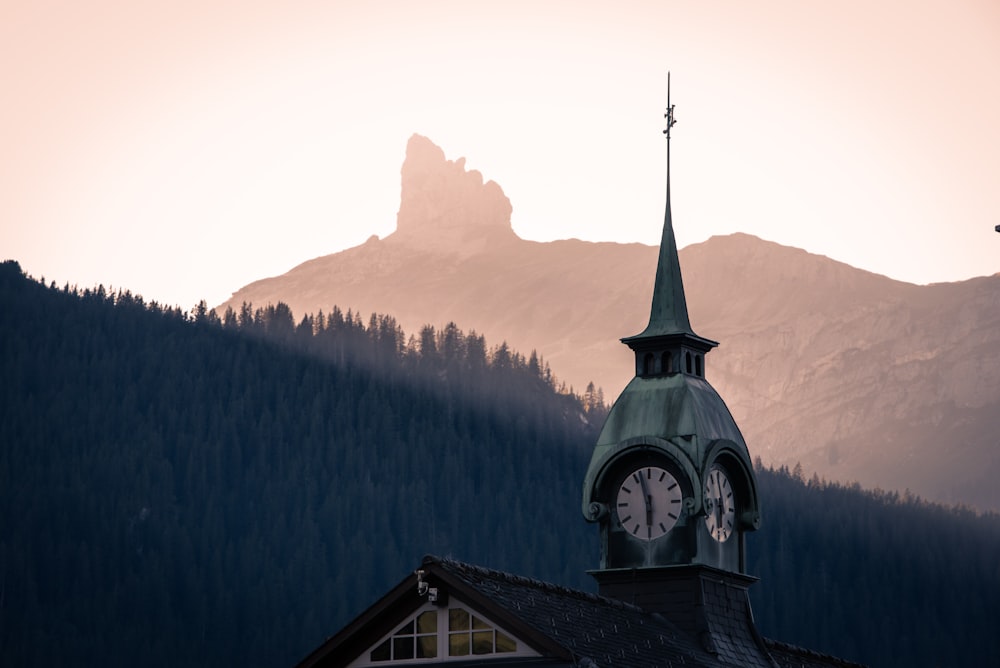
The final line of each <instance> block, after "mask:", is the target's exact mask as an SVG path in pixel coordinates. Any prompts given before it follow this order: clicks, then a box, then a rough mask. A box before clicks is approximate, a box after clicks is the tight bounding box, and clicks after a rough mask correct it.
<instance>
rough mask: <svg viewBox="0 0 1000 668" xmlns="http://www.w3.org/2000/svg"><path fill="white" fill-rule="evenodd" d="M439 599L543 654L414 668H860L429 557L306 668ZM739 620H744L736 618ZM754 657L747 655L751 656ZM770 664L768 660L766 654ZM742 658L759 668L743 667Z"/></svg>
mask: <svg viewBox="0 0 1000 668" xmlns="http://www.w3.org/2000/svg"><path fill="white" fill-rule="evenodd" d="M421 582H425V583H427V584H428V585H429V586H430V587H434V588H435V589H437V590H439V592H440V598H441V600H442V602H444V603H445V604H447V603H448V602H453V603H454V602H458V603H460V604H463V605H467V606H469V607H471V608H472V609H473V610H474V611H476V612H478V613H480V614H483V615H486V616H488V617H489V618H490V619H491V620H492V621H493V622H495V623H496V624H497V625H499V626H500V627H502V628H503V629H504V630H505V631H506V632H509V633H510V634H512V635H513V636H514V637H515V638H516V639H517V640H518V641H519V642H521V643H524V644H525V645H526V646H527V647H530V648H531V649H532V650H534V652H535V653H537V654H536V655H535V656H531V657H509V658H503V657H500V656H497V657H496V658H482V659H478V660H475V661H472V660H468V659H467V660H462V661H453V660H452V661H434V660H430V661H426V660H425V661H421V662H418V663H415V664H414V665H427V666H437V665H448V666H463V665H482V666H496V667H497V668H500V667H502V666H528V665H530V666H587V667H590V668H612V667H636V666H651V667H652V666H663V667H668V666H695V667H698V666H732V665H770V666H778V667H781V668H785V667H787V668H791V666H803V667H808V668H820V667H823V666H836V667H840V668H844V667H848V666H856V665H857V664H852V663H848V662H844V661H841V660H839V659H836V658H833V657H828V656H825V655H822V654H818V653H815V652H810V651H808V650H802V649H799V648H796V647H794V646H792V645H787V644H784V643H777V642H773V641H766V640H763V639H761V640H762V642H763V643H765V646H766V648H767V652H770V655H771V656H770V657H767V659H771V658H773V662H767V663H761V662H760V660H759V658H752V657H755V656H756V657H759V656H761V655H762V654H760V653H758V654H755V653H754V652H749V651H748V648H742V647H740V646H739V642H736V643H730V644H729V645H727V646H724V647H720V646H718V639H716V642H715V643H713V642H712V641H711V640H708V639H703V638H698V637H696V636H695V635H693V634H691V633H690V632H686V631H685V630H682V629H681V628H680V627H679V626H677V625H675V624H673V623H671V622H670V621H669V620H668V619H667V618H666V617H664V616H663V615H660V614H655V613H649V612H646V611H644V610H643V609H642V608H640V607H638V606H636V605H632V604H630V603H627V602H624V601H620V600H616V599H612V598H607V597H604V596H599V595H597V594H592V593H588V592H583V591H579V590H574V589H570V588H567V587H563V586H560V585H555V584H551V583H548V582H542V581H540V580H535V579H531V578H527V577H523V576H519V575H512V574H510V573H504V572H501V571H496V570H492V569H488V568H483V567H481V566H475V565H471V564H466V563H462V562H459V561H454V560H451V559H443V558H439V557H433V556H428V557H425V558H424V560H423V563H422V564H421V567H420V569H419V571H418V572H415V573H413V574H411V575H409V576H407V577H406V578H405V579H404V580H403V581H402V582H400V584H399V585H397V586H396V587H395V588H393V590H392V591H390V592H389V593H388V594H387V595H386V596H384V597H383V598H382V599H380V600H379V601H378V602H377V603H375V605H373V606H372V607H370V608H369V609H368V610H366V611H365V612H363V613H362V614H361V615H360V616H358V617H357V618H356V619H355V620H354V621H353V622H351V623H350V624H348V625H347V626H346V627H345V628H344V629H343V630H342V631H340V632H339V633H338V634H336V635H335V636H333V637H331V638H330V639H329V640H327V641H326V642H325V643H324V644H323V645H321V646H320V647H319V648H317V649H316V650H315V651H314V652H313V653H312V654H310V655H309V656H308V657H306V658H305V659H304V660H303V661H302V662H301V663H300V664H299V667H298V668H312V667H324V668H328V667H336V666H347V665H349V664H350V663H351V662H352V661H353V660H354V659H356V658H357V657H359V656H362V655H364V654H365V653H366V652H368V651H370V650H371V649H372V648H373V647H374V646H375V645H376V644H377V643H378V642H379V641H380V640H381V639H382V638H383V637H384V636H385V634H386V633H390V632H391V631H392V629H394V628H395V627H397V626H398V625H399V624H400V623H401V622H402V621H403V620H405V619H406V618H407V616H408V615H411V614H412V613H413V612H414V611H415V610H417V609H418V608H420V606H421V605H425V604H426V601H427V599H426V592H425V593H424V594H421V592H420V587H419V585H420V583H421ZM734 618H735V616H734ZM744 652H745V654H744ZM763 655H764V656H766V654H763ZM741 656H746V657H748V658H749V660H748V661H745V660H741V659H740V657H741Z"/></svg>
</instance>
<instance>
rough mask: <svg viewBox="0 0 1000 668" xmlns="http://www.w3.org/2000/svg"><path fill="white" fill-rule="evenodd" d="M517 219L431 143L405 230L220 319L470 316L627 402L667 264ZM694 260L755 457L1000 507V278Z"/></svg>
mask: <svg viewBox="0 0 1000 668" xmlns="http://www.w3.org/2000/svg"><path fill="white" fill-rule="evenodd" d="M510 214H511V205H510V201H509V200H508V199H507V197H506V196H505V195H504V194H503V191H502V190H501V189H500V187H499V186H498V185H496V184H495V183H493V182H491V181H490V182H486V183H483V178H482V176H481V175H480V174H479V173H478V172H470V171H467V170H466V169H465V166H464V161H463V160H456V161H449V160H447V159H446V158H445V155H444V153H443V151H441V149H440V148H438V147H436V146H434V145H433V144H432V143H431V142H430V141H429V140H427V139H426V138H424V137H420V136H418V135H415V136H414V137H413V138H411V139H410V142H409V144H408V146H407V156H406V162H405V163H404V165H403V169H402V195H401V203H400V208H399V214H398V218H397V226H398V227H397V231H396V232H394V233H393V234H392V235H389V236H388V237H386V238H385V239H384V240H379V239H378V238H377V237H372V238H371V239H369V240H368V241H367V242H366V243H364V244H362V245H361V246H357V247H355V248H351V249H348V250H346V251H343V252H341V253H336V254H334V255H328V256H325V257H320V258H316V259H314V260H310V261H308V262H305V263H303V264H302V265H299V266H298V267H295V268H294V269H292V270H291V271H289V272H288V273H287V274H284V275H282V276H277V277H274V278H270V279H264V280H261V281H257V282H255V283H252V284H251V285H248V286H246V287H244V288H241V289H240V290H239V291H238V292H236V293H235V294H234V295H233V297H232V299H231V300H230V301H229V302H227V303H226V304H223V305H222V306H221V307H220V308H221V309H222V310H224V309H225V308H226V306H227V305H231V306H233V308H235V309H237V310H238V308H239V306H240V304H241V303H242V302H244V301H246V302H250V303H253V304H255V305H258V306H262V305H265V304H267V303H273V302H277V301H284V302H285V303H287V304H288V305H289V306H291V308H292V310H293V311H294V313H295V314H296V315H297V316H301V315H302V314H304V313H307V312H312V313H315V312H317V311H319V310H321V309H322V310H324V311H326V312H329V311H330V309H331V308H332V307H333V306H334V305H337V306H339V307H340V308H342V309H343V310H345V311H346V310H347V309H348V308H350V309H353V310H355V311H359V310H360V311H361V312H362V314H364V315H365V316H367V314H369V313H371V312H379V313H388V314H391V315H393V316H394V317H395V318H396V319H397V320H398V321H399V323H400V324H401V325H402V327H403V328H404V329H405V330H406V332H407V333H416V332H417V331H418V330H419V328H420V327H421V326H423V325H424V324H431V325H433V326H435V327H440V326H443V325H445V324H446V323H448V322H449V321H454V322H455V323H457V324H458V326H459V327H460V328H462V329H464V330H466V331H468V330H471V329H475V330H476V331H477V332H479V333H481V334H484V335H485V336H486V337H487V340H488V342H489V343H490V344H493V345H495V344H499V343H500V342H501V341H504V340H506V341H507V343H509V344H510V345H511V346H512V347H513V348H515V349H517V350H520V351H521V352H523V353H524V354H528V353H529V352H530V351H531V350H533V349H534V350H537V351H538V352H539V353H540V354H541V355H542V356H543V357H544V358H545V359H546V360H547V361H548V362H549V363H550V364H551V366H552V370H553V372H554V373H555V374H556V376H557V377H559V378H560V379H563V380H565V381H567V382H568V383H569V384H571V385H572V386H573V387H574V388H575V389H576V390H577V391H578V392H579V391H582V390H583V388H584V387H585V386H586V384H587V382H588V381H590V380H593V381H594V382H595V383H596V384H597V385H599V386H601V387H603V389H604V394H605V396H606V397H607V398H608V399H609V400H610V399H613V398H614V397H616V396H617V395H618V393H619V392H620V391H621V389H622V387H624V385H625V383H626V382H628V380H629V379H630V378H631V374H632V364H633V362H632V354H631V352H630V351H629V350H628V349H627V348H626V347H625V346H624V345H622V344H621V343H619V339H620V338H621V337H623V336H631V335H633V334H636V333H638V332H639V331H640V330H641V329H642V328H643V326H644V325H645V323H646V321H647V319H648V316H649V305H650V297H651V294H652V282H653V276H654V274H655V271H656V257H657V249H656V248H654V247H651V246H643V245H640V244H615V243H589V242H583V241H577V240H565V241H555V242H550V243H537V242H530V241H523V240H521V239H519V238H518V237H517V236H516V235H515V234H514V232H513V231H512V230H511V226H510ZM650 224H651V225H659V222H658V221H651V222H650ZM677 224H679V225H683V221H678V223H677ZM680 262H681V267H682V269H683V271H684V284H685V288H686V290H687V302H688V307H689V309H690V312H691V323H692V325H693V326H694V329H695V331H696V332H698V333H699V334H701V335H703V336H706V337H708V338H711V339H714V340H716V341H719V342H720V343H721V345H720V346H719V348H717V349H716V350H713V351H712V352H711V353H710V354H709V355H708V357H707V358H706V376H707V378H708V380H709V381H710V382H711V383H712V384H713V386H714V387H715V388H716V389H717V390H719V393H720V394H721V395H722V397H723V398H724V399H725V400H726V403H727V404H728V406H729V408H730V410H731V411H732V413H733V416H734V417H735V418H736V420H737V422H738V423H739V425H740V428H741V430H742V431H743V434H744V436H745V437H746V440H747V444H748V445H749V447H750V452H751V455H752V456H757V455H760V456H761V457H762V459H763V460H764V462H765V463H769V464H787V465H788V466H789V467H791V466H794V465H795V463H796V462H801V463H802V466H803V468H804V469H805V472H806V474H807V475H810V474H811V473H812V472H813V471H816V472H817V473H818V474H819V475H820V476H823V477H826V478H828V479H832V480H842V481H854V480H857V481H859V482H861V483H862V484H863V485H865V486H868V487H875V486H880V487H883V488H886V489H898V490H903V489H906V488H910V489H911V490H912V491H913V492H915V493H918V494H921V495H923V496H926V497H929V498H932V499H937V500H944V501H953V502H954V501H964V502H967V503H972V504H975V505H978V506H980V507H982V508H992V509H995V510H1000V489H998V488H997V487H996V485H995V484H994V482H993V481H994V480H996V478H997V477H998V476H1000V458H998V457H997V456H996V454H995V453H996V452H997V448H998V447H1000V442H998V437H997V436H996V434H1000V276H993V277H985V278H981V279H975V280H972V281H965V282H962V283H954V284H941V285H930V286H916V285H910V284H906V283H900V282H898V281H893V280H890V279H888V278H885V277H884V276H877V275H875V274H871V273H868V272H864V271H859V270H857V269H854V268H853V267H849V266H847V265H845V264H842V263H839V262H834V261H832V260H830V259H828V258H824V257H820V256H816V255H811V254H809V253H806V252H805V251H801V250H798V249H794V248H787V247H784V246H779V245H778V244H774V243H770V242H766V241H762V240H760V239H757V238H755V237H751V236H747V235H742V234H736V235H731V236H726V237H713V238H712V239H709V240H708V241H706V242H704V243H701V244H696V245H693V246H689V247H687V248H685V249H682V250H681V252H680ZM220 313H221V310H220Z"/></svg>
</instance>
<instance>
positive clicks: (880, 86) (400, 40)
mask: <svg viewBox="0 0 1000 668" xmlns="http://www.w3.org/2000/svg"><path fill="white" fill-rule="evenodd" d="M998 69H1000V3H998V2H996V0H947V1H945V0H932V1H929V2H921V1H920V0H880V1H879V2H871V0H863V1H862V0H847V1H841V2H836V3H834V2H823V3H819V2H804V1H803V0H758V1H756V2H746V1H745V0H741V1H735V0H734V1H718V2H690V1H687V2H672V1H664V0H659V1H636V2H627V1H626V2H618V3H609V2H607V1H606V0H603V1H601V2H589V1H581V0H574V1H573V2H568V1H566V2H544V1H541V2H540V1H538V0H535V1H533V2H518V1H511V0H505V1H504V2H497V1H496V0H494V1H493V2H490V3H480V2H474V1H470V0H465V1H456V2H447V1H435V0H424V1H422V2H412V1H408V2H377V1H376V2H364V3H362V2H339V1H329V0H328V1H326V2H296V1H294V0H285V1H282V2H278V1H261V2H252V1H247V0H239V1H237V0H231V1H230V0H172V1H170V2H166V1H162V2H142V1H137V0H88V1H87V2H79V1H77V0H66V1H61V2H60V1H56V2H47V1H45V0H32V1H31V2H18V1H16V0H0V259H7V258H12V259H16V260H18V261H19V262H20V263H21V265H22V267H23V268H24V269H25V270H26V271H27V272H28V273H30V274H32V275H34V276H35V277H36V278H37V277H40V276H44V277H45V278H46V279H47V280H55V281H56V282H57V283H58V284H60V285H62V284H63V283H65V282H70V283H75V284H78V285H79V286H80V287H91V286H94V285H96V284H98V283H103V284H104V285H105V286H109V285H110V286H114V287H116V288H117V287H122V288H128V289H131V290H132V291H133V292H137V293H139V294H142V295H143V296H144V297H146V299H147V300H151V299H155V300H158V301H160V302H162V303H166V304H170V305H179V306H181V307H182V308H184V309H190V308H191V307H192V306H194V304H195V303H196V302H197V301H198V300H199V299H202V298H204V299H206V300H207V301H208V302H209V304H217V303H220V302H221V301H223V300H224V299H226V298H227V297H228V296H229V295H230V293H231V292H233V291H235V290H236V289H238V288H239V287H241V286H243V285H245V284H246V283H249V282H251V281H253V280H256V279H258V278H263V277H266V276H273V275H277V274H281V273H284V272H285V271H287V270H289V269H291V268H292V267H293V266H295V265H297V264H299V263H300V262H303V261H305V260H308V259H311V258H314V257H317V256H320V255H326V254H329V253H333V252H336V251H339V250H343V249H345V248H348V247H351V246H354V245H357V244H359V243H362V242H363V241H364V240H365V239H367V238H368V237H369V236H371V235H372V234H377V235H379V236H383V237H384V236H385V235H387V234H389V233H391V232H392V231H393V230H394V228H395V222H396V211H397V210H398V207H399V185H400V184H399V169H400V166H401V163H402V160H403V155H404V150H405V146H406V140H407V139H408V137H409V136H410V135H411V134H412V133H414V132H418V133H420V134H423V135H426V136H427V137H429V138H430V139H431V140H432V141H434V142H435V143H437V144H438V145H440V146H441V147H442V148H443V149H444V150H445V153H446V154H447V156H448V157H449V158H451V159H455V158H458V157H462V156H464V157H466V158H467V166H468V167H470V168H473V169H478V170H479V171H481V172H482V173H483V175H484V177H485V178H486V179H493V180H495V181H497V182H498V183H499V184H500V185H501V186H502V187H503V189H504V192H505V193H506V194H507V196H508V197H509V198H510V199H511V202H512V205H513V208H514V213H513V226H514V230H515V231H516V232H517V234H518V235H520V236H521V237H522V238H525V239H534V240H540V241H547V240H553V239H561V238H571V237H575V238H579V239H586V240H592V241H621V242H631V241H639V242H643V243H646V244H655V243H657V242H658V240H659V234H660V225H661V222H662V212H663V179H664V172H665V165H664V156H665V142H664V141H663V139H662V135H661V130H662V127H663V110H664V107H665V105H666V74H667V71H668V70H670V71H671V72H672V82H673V86H672V98H673V99H672V101H673V102H674V103H675V104H676V106H677V110H676V114H677V119H678V123H677V125H676V126H675V128H674V132H673V138H674V140H673V146H672V162H673V186H672V191H673V212H674V220H675V226H676V233H677V237H678V243H679V244H680V245H681V246H685V245H688V244H690V243H694V242H698V241H703V240H705V239H707V238H708V237H710V236H712V235H715V234H729V233H732V232H747V233H750V234H754V235H757V236H759V237H762V238H764V239H768V240H771V241H776V242H778V243H781V244H785V245H790V246H796V247H799V248H804V249H806V250H809V251H811V252H815V253H820V254H823V255H827V256H829V257H831V258H834V259H837V260H841V261H843V262H847V263H849V264H851V265H854V266H856V267H860V268H863V269H867V270H870V271H874V272H878V273H881V274H885V275H888V276H891V277H893V278H898V279H902V280H906V281H911V282H915V283H927V282H936V281H952V280H961V279H965V278H969V277H972V276H979V275H988V274H993V273H995V272H998V271H1000V234H997V233H996V232H994V231H993V228H994V226H995V225H997V224H1000V213H998V211H1000V72H998ZM298 315H301V314H298Z"/></svg>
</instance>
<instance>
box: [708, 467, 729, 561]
mask: <svg viewBox="0 0 1000 668" xmlns="http://www.w3.org/2000/svg"><path fill="white" fill-rule="evenodd" d="M735 522H736V499H735V498H734V497H733V486H732V485H731V484H729V478H727V477H726V472H725V471H723V470H722V467H720V466H713V467H712V468H711V469H709V471H708V480H706V481H705V526H706V528H708V533H709V535H711V536H712V538H714V539H715V540H717V541H719V542H720V543H724V542H725V541H726V540H727V539H728V538H729V536H730V535H732V533H733V528H734V527H735Z"/></svg>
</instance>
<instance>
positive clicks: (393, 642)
mask: <svg viewBox="0 0 1000 668" xmlns="http://www.w3.org/2000/svg"><path fill="white" fill-rule="evenodd" d="M538 656H540V655H539V654H538V652H536V651H534V650H532V649H531V648H530V647H529V646H528V644H527V643H526V642H525V641H524V640H523V639H519V638H518V637H517V636H516V635H515V634H514V633H512V632H511V631H509V630H507V629H505V628H503V627H502V626H500V625H499V624H497V623H496V622H495V621H493V620H492V619H490V617H488V616H487V615H486V614H484V613H482V612H481V611H480V610H477V609H476V608H474V607H473V606H471V605H469V604H468V603H466V602H463V601H461V600H458V599H456V598H455V597H451V599H450V600H449V601H448V603H447V605H440V606H439V605H436V604H434V603H430V602H426V603H424V604H423V605H421V606H420V607H419V608H418V609H417V610H416V612H414V613H413V614H412V615H410V617H408V618H407V619H406V620H405V621H404V622H403V623H401V624H399V625H398V627H397V628H396V629H395V630H394V631H393V632H391V633H388V634H386V635H384V636H382V637H381V638H379V639H378V640H377V641H376V642H375V643H373V644H372V645H371V646H370V647H368V648H367V649H366V650H365V651H363V652H362V653H361V655H360V656H358V657H357V658H356V659H354V660H353V661H352V662H351V663H349V664H348V667H349V668H359V667H361V666H396V665H438V664H444V663H448V662H458V661H469V660H470V659H475V660H477V661H479V660H489V659H491V658H497V659H512V658H519V657H538Z"/></svg>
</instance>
